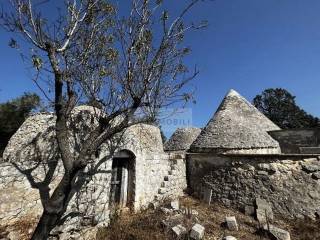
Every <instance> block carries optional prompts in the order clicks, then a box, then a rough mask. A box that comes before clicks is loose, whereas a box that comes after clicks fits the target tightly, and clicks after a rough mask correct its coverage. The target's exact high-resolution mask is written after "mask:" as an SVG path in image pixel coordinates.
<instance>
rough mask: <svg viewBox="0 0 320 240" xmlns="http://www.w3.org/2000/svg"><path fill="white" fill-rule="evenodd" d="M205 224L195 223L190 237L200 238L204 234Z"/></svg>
mask: <svg viewBox="0 0 320 240" xmlns="http://www.w3.org/2000/svg"><path fill="white" fill-rule="evenodd" d="M204 229H205V228H204V226H202V225H200V224H195V225H194V226H193V227H192V229H191V232H190V238H191V239H194V240H200V239H202V238H203V236H204Z"/></svg>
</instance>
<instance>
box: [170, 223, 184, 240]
mask: <svg viewBox="0 0 320 240" xmlns="http://www.w3.org/2000/svg"><path fill="white" fill-rule="evenodd" d="M171 229H172V231H173V233H174V234H175V235H176V237H181V235H183V234H185V233H186V232H187V229H186V228H185V227H184V226H182V225H181V224H179V225H176V226H174V227H173V228H171Z"/></svg>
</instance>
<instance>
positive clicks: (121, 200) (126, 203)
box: [110, 150, 135, 208]
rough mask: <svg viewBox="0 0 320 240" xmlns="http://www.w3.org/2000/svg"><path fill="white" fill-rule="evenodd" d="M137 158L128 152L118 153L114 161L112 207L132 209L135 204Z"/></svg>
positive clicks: (111, 191)
mask: <svg viewBox="0 0 320 240" xmlns="http://www.w3.org/2000/svg"><path fill="white" fill-rule="evenodd" d="M134 165H135V156H134V154H133V153H132V152H130V151H128V150H122V151H120V152H117V153H116V154H115V155H114V157H113V159H112V176H111V188H110V205H111V206H112V207H120V208H124V207H131V206H132V205H133V202H134V182H135V171H134Z"/></svg>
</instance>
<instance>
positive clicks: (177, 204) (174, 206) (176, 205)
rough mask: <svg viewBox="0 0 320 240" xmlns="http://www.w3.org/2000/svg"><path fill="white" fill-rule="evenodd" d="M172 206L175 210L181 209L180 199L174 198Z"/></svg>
mask: <svg viewBox="0 0 320 240" xmlns="http://www.w3.org/2000/svg"><path fill="white" fill-rule="evenodd" d="M170 207H171V208H172V209H173V210H179V200H174V201H171V202H170Z"/></svg>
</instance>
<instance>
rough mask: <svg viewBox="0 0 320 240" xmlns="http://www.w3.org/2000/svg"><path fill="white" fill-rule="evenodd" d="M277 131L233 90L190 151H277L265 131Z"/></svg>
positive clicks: (274, 141)
mask: <svg viewBox="0 0 320 240" xmlns="http://www.w3.org/2000/svg"><path fill="white" fill-rule="evenodd" d="M279 129H280V128H279V127H278V126H277V125H275V124H274V123H273V122H272V121H271V120H269V119H268V118H267V117H266V116H265V115H263V114H262V113H261V112H260V111H259V110H258V109H256V108H255V107H254V106H253V105H252V104H251V103H250V102H248V101H247V100H246V99H245V98H244V97H242V96H240V94H239V93H237V92H236V91H234V90H230V92H229V93H228V94H227V95H226V96H225V98H224V99H223V101H222V103H221V104H220V106H219V108H218V110H217V111H216V113H215V114H214V116H213V118H212V119H211V120H210V121H209V122H208V124H207V126H206V127H205V128H204V129H203V130H202V132H201V133H200V135H199V136H198V138H197V139H196V140H195V141H194V142H193V144H192V145H191V147H190V152H210V151H216V150H218V149H227V150H229V149H257V148H279V143H278V142H277V141H276V140H274V139H273V138H272V137H271V136H270V135H269V134H268V133H267V132H268V131H272V130H279Z"/></svg>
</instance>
